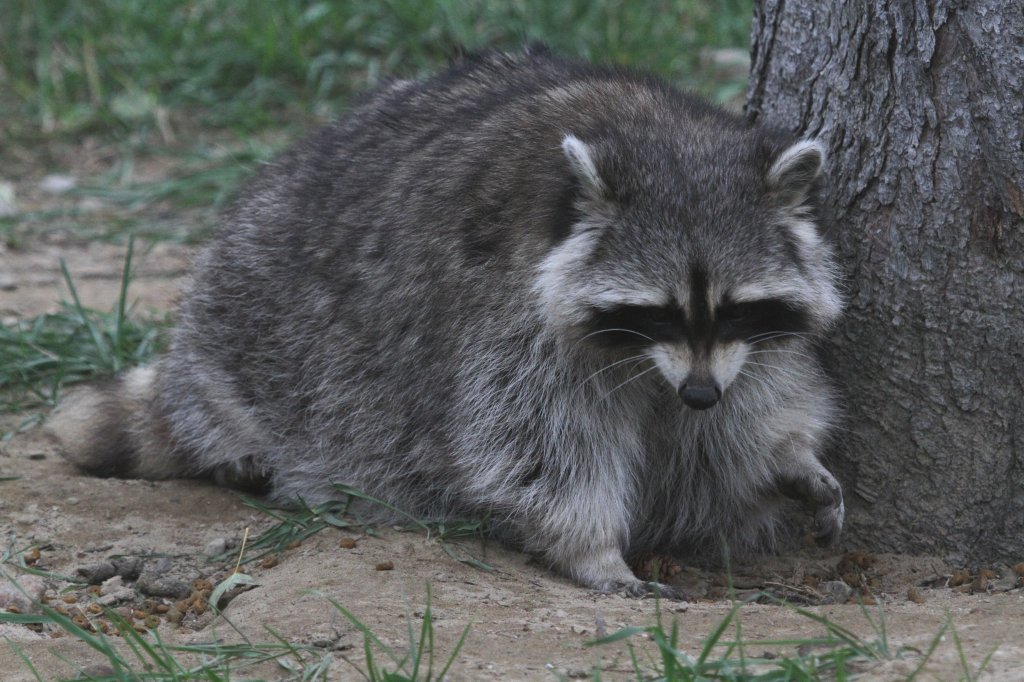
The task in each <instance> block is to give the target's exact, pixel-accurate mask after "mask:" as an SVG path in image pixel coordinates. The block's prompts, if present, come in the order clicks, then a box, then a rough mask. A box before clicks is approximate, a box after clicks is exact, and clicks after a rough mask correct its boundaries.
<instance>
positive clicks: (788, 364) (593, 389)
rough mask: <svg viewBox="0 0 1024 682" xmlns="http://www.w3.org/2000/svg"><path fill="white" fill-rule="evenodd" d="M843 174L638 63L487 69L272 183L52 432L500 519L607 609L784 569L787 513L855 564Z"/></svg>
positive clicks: (110, 452)
mask: <svg viewBox="0 0 1024 682" xmlns="http://www.w3.org/2000/svg"><path fill="white" fill-rule="evenodd" d="M824 156H825V154H824V148H823V145H822V144H821V143H819V142H817V141H814V140H808V139H796V138H794V137H793V136H791V135H790V134H788V133H786V132H784V131H781V130H776V129H773V128H769V127H763V126H755V125H752V124H751V123H749V122H747V121H746V120H744V119H743V118H742V117H740V116H738V115H734V114H731V113H727V112H725V111H723V110H720V109H718V108H715V107H713V106H711V105H709V104H707V103H705V102H704V101H702V100H700V99H698V98H695V97H693V96H690V95H687V94H684V93H682V92H680V91H678V90H676V89H674V88H673V87H671V86H669V85H667V84H665V83H663V82H661V81H660V80H657V79H655V78H653V77H650V76H646V75H643V74H637V73H634V72H631V71H628V70H625V69H621V68H612V67H602V66H595V65H591V64H587V63H582V62H578V61H574V60H571V59H567V58H563V57H559V56H556V55H554V54H552V53H551V52H549V51H548V50H546V49H544V48H539V47H534V48H528V49H524V50H521V51H518V52H513V53H506V52H497V51H492V52H484V53H480V54H476V55H467V56H463V57H460V58H459V59H457V60H456V61H455V62H454V63H453V64H452V65H451V67H450V68H449V69H448V70H446V71H444V72H442V73H440V74H439V75H435V76H434V77H431V78H428V79H425V80H420V81H414V80H397V81H393V82H390V83H388V84H385V85H384V86H383V87H381V88H380V89H378V90H377V91H375V92H373V93H371V94H370V95H368V96H367V97H366V98H365V99H364V100H363V101H362V103H360V104H358V105H357V106H356V107H355V108H354V109H353V110H352V111H350V112H349V113H348V114H347V115H345V116H343V117H342V118H341V119H340V120H338V121H337V122H335V123H333V124H332V125H329V126H328V127H326V128H324V129H322V130H320V131H318V132H315V133H313V134H312V136H310V137H309V138H308V139H306V140H305V141H303V142H301V143H299V144H298V145H297V146H295V147H294V148H293V149H291V150H290V151H287V152H286V153H284V154H283V155H282V156H280V157H279V158H278V159H277V160H276V161H274V162H273V163H270V164H269V165H267V166H266V167H265V168H263V169H262V171H261V172H260V173H259V174H258V175H257V177H256V178H255V179H254V180H253V181H252V182H251V184H249V186H248V188H247V189H245V190H243V191H242V193H241V194H240V196H239V198H238V199H237V201H236V203H235V204H234V207H233V208H232V209H230V210H229V211H228V212H227V214H226V215H225V219H224V221H223V225H222V227H221V228H220V230H219V232H218V233H217V234H216V237H215V239H214V240H213V242H212V244H210V245H209V247H208V248H206V250H205V251H204V252H203V253H202V254H201V256H200V257H199V258H198V262H197V263H196V267H195V274H194V278H193V280H192V282H191V284H190V286H189V287H188V288H187V291H186V292H185V293H184V295H183V299H182V303H181V309H180V313H179V315H178V317H177V326H176V327H175V329H174V331H173V333H172V338H171V342H170V347H169V350H168V351H167V353H166V354H165V355H164V356H162V357H161V358H160V359H159V360H157V361H156V362H155V363H154V364H153V365H152V366H148V367H143V368H139V369H135V370H132V371H130V372H128V373H126V374H124V375H122V376H120V377H118V378H115V379H113V380H111V381H110V382H108V383H107V384H105V385H97V386H92V387H86V388H85V389H84V390H82V391H80V392H78V393H73V394H72V395H71V396H69V398H68V400H67V401H66V403H65V404H64V405H63V407H62V408H61V409H60V410H59V411H58V414H57V417H56V419H55V420H53V421H54V423H53V431H54V432H55V433H56V434H57V436H58V438H60V440H61V442H62V443H63V444H64V448H65V449H66V452H67V456H68V458H70V460H71V461H72V462H73V463H75V464H77V465H78V466H79V467H81V468H82V469H84V470H85V471H88V472H92V473H94V474H98V475H103V476H120V477H144V478H151V479H156V478H170V477H207V476H212V477H213V478H215V479H216V480H218V481H220V482H223V483H229V484H245V483H259V482H263V483H265V484H266V485H267V486H268V489H269V493H268V494H269V496H270V497H271V498H272V499H273V500H276V501H281V502H287V501H294V500H297V499H301V500H304V501H305V502H306V503H309V504H314V503H319V502H322V501H325V500H328V499H333V498H339V497H343V495H342V493H340V492H339V490H338V488H337V487H336V486H337V485H338V484H343V485H345V486H349V487H351V488H355V489H358V490H360V491H362V492H364V493H366V494H367V495H370V496H373V497H376V498H379V499H381V500H384V501H385V502H387V503H389V504H390V505H393V506H394V507H397V508H400V509H402V510H405V511H406V512H408V513H410V514H413V515H415V516H416V517H420V518H425V519H437V520H443V519H453V518H481V517H484V516H486V517H487V518H488V519H489V524H490V526H491V529H492V532H493V533H494V534H495V535H496V536H497V537H499V538H500V539H501V540H502V541H504V542H506V543H508V544H509V545H511V546H513V547H516V548H520V549H522V550H525V551H527V552H531V553H534V554H535V555H537V556H539V557H541V558H542V559H543V560H544V561H545V562H546V563H547V564H549V565H550V566H551V567H552V568H553V569H554V570H555V571H557V572H559V573H561V574H563V575H565V576H567V577H569V578H571V579H572V580H574V581H576V582H577V583H578V584H580V585H582V586H585V587H587V588H593V589H596V590H600V591H623V592H626V593H629V594H633V595H640V594H644V593H649V592H651V591H657V592H661V593H662V594H666V595H668V596H672V595H673V592H672V591H671V590H670V589H669V588H666V587H664V586H663V585H660V584H657V583H652V582H645V581H641V580H640V579H638V578H637V577H636V576H635V575H634V573H633V572H632V571H631V570H630V568H629V564H628V561H629V560H630V559H631V558H633V557H635V556H637V555H640V554H643V553H648V552H658V553H662V554H668V555H686V554H692V553H693V552H705V551H709V548H713V547H715V546H717V545H718V543H720V542H722V541H724V542H726V543H728V544H729V545H730V546H731V547H740V548H741V547H751V548H756V547H758V546H759V544H760V543H762V542H764V541H765V539H766V538H770V537H771V536H772V529H773V527H774V526H775V525H776V519H777V517H778V514H779V510H780V509H781V508H783V506H784V505H783V501H784V500H785V498H796V499H798V500H802V501H803V502H805V503H806V505H808V506H809V507H810V509H811V510H812V511H813V513H814V516H815V518H816V520H817V524H818V529H819V530H818V533H819V535H818V537H819V538H820V540H821V541H822V542H832V541H834V540H835V539H836V538H837V537H838V535H839V532H840V529H841V527H842V523H843V516H844V507H843V497H842V492H841V489H840V486H839V484H838V482H837V481H836V479H835V478H834V477H833V476H832V474H831V473H829V471H828V470H827V469H826V468H825V467H824V466H823V465H822V464H821V463H820V462H819V453H820V451H821V448H822V444H823V442H824V440H825V438H826V436H827V433H828V431H829V428H830V425H831V424H832V423H833V422H834V421H835V418H836V413H837V408H836V400H835V398H834V396H833V389H832V388H831V386H830V384H829V382H828V380H827V379H826V377H825V375H824V374H823V372H822V370H821V368H820V366H819V363H818V361H817V360H816V359H815V355H814V350H813V340H814V338H815V337H816V336H817V335H819V334H820V333H821V332H822V331H824V330H826V329H828V328H829V326H830V325H831V324H832V323H833V322H834V321H835V320H836V318H837V316H838V315H839V313H840V310H841V299H840V296H839V294H838V293H837V273H836V268H835V266H834V263H833V255H832V252H831V250H830V246H829V245H828V244H827V243H826V241H825V240H824V239H823V237H822V235H821V233H820V231H819V228H818V226H817V224H816V222H815V221H816V183H817V182H818V177H819V175H820V171H821V167H822V164H823V160H824Z"/></svg>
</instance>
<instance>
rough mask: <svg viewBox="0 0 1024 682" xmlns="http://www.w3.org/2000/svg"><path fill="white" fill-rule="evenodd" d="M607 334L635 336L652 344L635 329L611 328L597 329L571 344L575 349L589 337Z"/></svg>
mask: <svg viewBox="0 0 1024 682" xmlns="http://www.w3.org/2000/svg"><path fill="white" fill-rule="evenodd" d="M608 332H626V333H627V334H636V335H637V336H639V337H641V338H643V339H647V340H648V341H650V342H651V343H654V339H652V338H651V337H649V336H647V334H641V333H640V332H638V331H636V330H635V329H619V328H618V327H613V328H610V329H598V330H597V331H593V332H590V333H589V334H587V335H586V336H583V337H582V338H580V339H579V340H578V341H577V342H576V343H574V344H573V348H575V347H576V346H578V345H579V344H581V343H583V342H584V341H586V340H587V339H589V338H590V337H591V336H597V335H598V334H607V333H608Z"/></svg>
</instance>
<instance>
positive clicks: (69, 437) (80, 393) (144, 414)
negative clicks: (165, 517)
mask: <svg viewBox="0 0 1024 682" xmlns="http://www.w3.org/2000/svg"><path fill="white" fill-rule="evenodd" d="M47 427H48V429H49V431H50V433H51V434H52V435H53V436H55V437H56V439H57V441H58V443H59V445H60V449H61V451H62V454H63V455H64V457H66V458H67V459H68V460H69V461H70V462H71V463H72V464H74V465H75V466H77V467H79V468H80V469H83V470H84V471H86V472H88V473H90V474H93V475H95V476H105V477H109V476H115V477H118V478H149V479H160V478H176V477H181V476H187V475H188V470H187V469H188V468H187V465H186V462H185V461H184V460H183V459H182V458H181V456H180V455H176V454H175V452H174V448H173V447H172V444H171V442H170V429H169V428H168V425H167V423H166V420H165V419H164V418H163V417H162V415H161V414H160V411H159V406H158V401H157V399H156V368H155V367H152V366H149V367H137V368H135V369H132V370H130V371H128V372H125V373H124V374H121V375H119V376H117V377H114V378H113V379H110V380H108V381H105V382H102V383H97V384H91V385H88V386H83V387H80V388H77V389H76V390H74V391H72V392H71V393H70V394H69V395H68V396H67V397H66V398H65V399H64V401H63V402H62V403H61V405H60V406H59V407H58V408H57V409H56V410H55V411H54V413H53V414H52V415H51V417H50V420H49V423H48V425H47Z"/></svg>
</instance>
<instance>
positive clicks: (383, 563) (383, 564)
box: [374, 561, 395, 571]
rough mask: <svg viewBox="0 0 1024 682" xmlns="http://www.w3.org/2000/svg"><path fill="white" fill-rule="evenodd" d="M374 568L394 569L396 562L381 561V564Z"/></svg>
mask: <svg viewBox="0 0 1024 682" xmlns="http://www.w3.org/2000/svg"><path fill="white" fill-rule="evenodd" d="M374 568H375V569H377V570H378V571H393V570H394V569H395V564H394V563H393V562H390V561H381V562H380V563H379V564H377V565H376V566H374Z"/></svg>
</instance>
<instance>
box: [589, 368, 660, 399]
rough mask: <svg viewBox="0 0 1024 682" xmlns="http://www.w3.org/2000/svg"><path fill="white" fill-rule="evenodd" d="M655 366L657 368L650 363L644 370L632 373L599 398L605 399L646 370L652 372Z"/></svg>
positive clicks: (643, 373) (645, 372)
mask: <svg viewBox="0 0 1024 682" xmlns="http://www.w3.org/2000/svg"><path fill="white" fill-rule="evenodd" d="M657 368H658V366H657V365H651V366H650V367H648V368H647V369H645V370H644V371H642V372H640V373H638V374H634V375H633V376H631V377H630V378H628V379H626V380H625V381H623V382H622V383H621V384H619V385H618V386H616V387H615V388H613V389H612V390H610V391H608V392H607V393H605V394H604V395H603V396H601V400H607V399H608V398H609V397H610V396H611V394H612V393H615V391H617V390H619V389H620V388H622V387H623V386H625V385H626V384H628V383H630V382H632V381H636V380H637V379H639V378H640V377H642V376H643V375H645V374H647V373H648V372H653V371H654V370H656V369H657Z"/></svg>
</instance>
